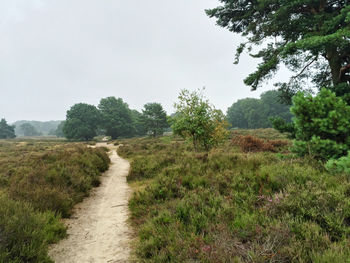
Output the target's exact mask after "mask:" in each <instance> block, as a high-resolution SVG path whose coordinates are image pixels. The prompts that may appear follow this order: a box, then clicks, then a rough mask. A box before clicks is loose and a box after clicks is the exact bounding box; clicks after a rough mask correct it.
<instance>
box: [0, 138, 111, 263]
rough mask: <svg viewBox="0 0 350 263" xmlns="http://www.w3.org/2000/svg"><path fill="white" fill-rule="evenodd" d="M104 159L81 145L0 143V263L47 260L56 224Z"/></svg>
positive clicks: (95, 179)
mask: <svg viewBox="0 0 350 263" xmlns="http://www.w3.org/2000/svg"><path fill="white" fill-rule="evenodd" d="M108 166H109V158H108V155H107V153H106V150H105V149H103V148H98V149H92V148H88V147H87V146H86V145H84V144H81V143H64V142H58V141H57V142H53V141H46V142H39V141H24V142H20V141H2V140H1V141H0V262H33V263H34V262H35V263H37V262H52V261H51V260H50V259H49V257H48V256H47V249H48V245H49V244H50V243H53V242H57V241H58V240H59V239H61V238H63V237H64V236H65V235H66V228H65V227H64V226H63V224H62V223H61V221H60V218H61V217H67V216H69V215H70V213H71V209H72V208H73V206H74V204H76V203H77V202H80V201H81V200H82V199H83V198H84V197H86V196H88V195H89V190H90V189H91V188H92V187H94V186H98V185H99V176H100V174H101V173H102V172H103V171H105V170H107V168H108Z"/></svg>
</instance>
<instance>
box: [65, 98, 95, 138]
mask: <svg viewBox="0 0 350 263" xmlns="http://www.w3.org/2000/svg"><path fill="white" fill-rule="evenodd" d="M100 122H101V114H100V112H99V111H98V109H97V108H96V107H95V106H94V105H89V104H85V103H79V104H75V105H74V106H72V107H71V108H70V110H68V111H67V115H66V121H65V122H64V124H63V133H64V135H65V137H66V138H68V139H71V140H86V141H88V140H91V139H92V138H94V137H95V136H96V132H97V129H98V126H99V124H100Z"/></svg>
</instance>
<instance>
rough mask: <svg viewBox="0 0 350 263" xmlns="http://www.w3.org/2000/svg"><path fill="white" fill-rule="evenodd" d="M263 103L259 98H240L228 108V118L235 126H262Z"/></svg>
mask: <svg viewBox="0 0 350 263" xmlns="http://www.w3.org/2000/svg"><path fill="white" fill-rule="evenodd" d="M261 117H262V114H261V103H260V101H259V100H258V99H253V98H246V99H241V100H238V101H237V102H236V103H234V104H232V106H231V107H230V108H228V110H227V120H228V122H229V123H230V124H231V126H232V127H233V128H243V129H255V128H261Z"/></svg>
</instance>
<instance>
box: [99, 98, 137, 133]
mask: <svg viewBox="0 0 350 263" xmlns="http://www.w3.org/2000/svg"><path fill="white" fill-rule="evenodd" d="M98 108H99V110H100V112H101V115H102V128H103V129H104V130H105V132H106V135H107V136H111V137H112V139H117V138H120V137H132V136H133V135H135V126H134V123H133V117H132V113H131V110H130V109H129V106H128V104H127V103H125V102H123V100H122V99H121V98H118V99H116V98H115V97H107V98H104V99H101V101H100V104H99V105H98Z"/></svg>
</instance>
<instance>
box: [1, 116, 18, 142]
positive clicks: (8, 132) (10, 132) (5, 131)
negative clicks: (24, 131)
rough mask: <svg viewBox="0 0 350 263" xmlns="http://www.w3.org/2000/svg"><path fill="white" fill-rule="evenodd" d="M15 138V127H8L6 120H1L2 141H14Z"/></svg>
mask: <svg viewBox="0 0 350 263" xmlns="http://www.w3.org/2000/svg"><path fill="white" fill-rule="evenodd" d="M15 137H16V135H15V126H11V125H8V124H7V122H6V120H5V119H1V121H0V139H12V138H15Z"/></svg>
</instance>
